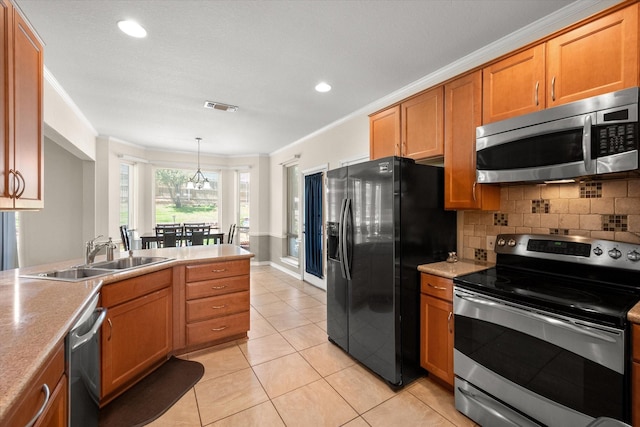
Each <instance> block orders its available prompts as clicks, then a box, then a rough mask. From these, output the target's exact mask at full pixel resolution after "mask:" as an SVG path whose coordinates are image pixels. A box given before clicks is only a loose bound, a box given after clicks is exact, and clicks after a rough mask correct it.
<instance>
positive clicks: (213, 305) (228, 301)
mask: <svg viewBox="0 0 640 427" xmlns="http://www.w3.org/2000/svg"><path fill="white" fill-rule="evenodd" d="M247 310H249V291H243V292H235V293H232V294H227V295H221V296H217V297H208V298H200V299H197V300H193V301H187V323H191V322H197V321H199V320H205V319H212V318H214V317H221V316H227V315H229V314H233V313H239V312H241V311H247Z"/></svg>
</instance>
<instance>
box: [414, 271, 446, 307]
mask: <svg viewBox="0 0 640 427" xmlns="http://www.w3.org/2000/svg"><path fill="white" fill-rule="evenodd" d="M420 291H421V292H422V293H424V294H427V295H431V296H433V297H436V298H442V299H444V300H446V301H449V302H452V301H453V280H451V279H447V278H445V277H440V276H434V275H433V274H426V273H421V274H420Z"/></svg>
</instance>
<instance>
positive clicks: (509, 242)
mask: <svg viewBox="0 0 640 427" xmlns="http://www.w3.org/2000/svg"><path fill="white" fill-rule="evenodd" d="M507 245H508V246H511V247H514V246H515V245H516V241H515V239H509V241H508V242H507Z"/></svg>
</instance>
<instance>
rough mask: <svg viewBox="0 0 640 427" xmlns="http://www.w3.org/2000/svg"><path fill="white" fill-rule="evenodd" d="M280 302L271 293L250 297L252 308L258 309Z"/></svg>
mask: <svg viewBox="0 0 640 427" xmlns="http://www.w3.org/2000/svg"><path fill="white" fill-rule="evenodd" d="M280 301H282V300H281V299H280V298H278V296H277V295H276V294H274V293H273V292H267V293H264V294H260V295H251V305H252V306H254V307H260V306H263V305H267V304H273V303H274V302H280Z"/></svg>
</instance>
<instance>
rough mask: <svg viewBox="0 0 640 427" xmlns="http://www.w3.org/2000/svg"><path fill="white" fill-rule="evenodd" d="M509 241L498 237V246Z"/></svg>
mask: <svg viewBox="0 0 640 427" xmlns="http://www.w3.org/2000/svg"><path fill="white" fill-rule="evenodd" d="M506 243H507V242H505V240H504V239H503V238H502V237H501V238H499V239H498V241H497V242H496V244H497V245H498V246H504V245H505V244H506Z"/></svg>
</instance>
